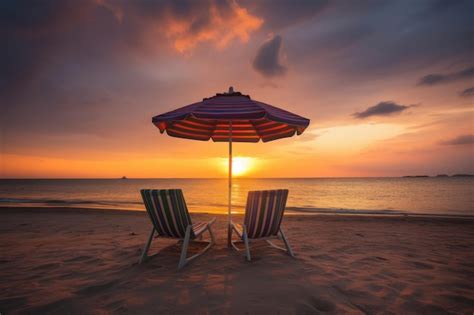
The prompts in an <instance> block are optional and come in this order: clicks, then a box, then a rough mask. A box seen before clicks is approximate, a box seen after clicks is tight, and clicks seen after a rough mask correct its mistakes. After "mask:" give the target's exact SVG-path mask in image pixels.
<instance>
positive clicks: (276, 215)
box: [244, 189, 288, 238]
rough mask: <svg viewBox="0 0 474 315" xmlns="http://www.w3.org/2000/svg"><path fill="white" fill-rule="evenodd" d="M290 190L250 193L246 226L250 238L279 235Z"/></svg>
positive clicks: (246, 210) (245, 220) (246, 209)
mask: <svg viewBox="0 0 474 315" xmlns="http://www.w3.org/2000/svg"><path fill="white" fill-rule="evenodd" d="M287 198H288V189H278V190H261V191H249V193H248V196H247V206H246V208H245V218H244V224H245V226H246V228H247V235H248V237H249V238H259V237H268V236H274V235H277V234H278V231H279V230H280V224H281V220H282V218H283V213H284V211H285V206H286V199H287Z"/></svg>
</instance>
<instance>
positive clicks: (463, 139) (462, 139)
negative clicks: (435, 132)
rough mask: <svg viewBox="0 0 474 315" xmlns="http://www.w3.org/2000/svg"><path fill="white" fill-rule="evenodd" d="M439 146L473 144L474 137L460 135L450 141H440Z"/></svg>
mask: <svg viewBox="0 0 474 315" xmlns="http://www.w3.org/2000/svg"><path fill="white" fill-rule="evenodd" d="M440 144H443V145H466V144H474V135H460V136H457V137H456V138H454V139H451V140H447V141H441V142H440Z"/></svg>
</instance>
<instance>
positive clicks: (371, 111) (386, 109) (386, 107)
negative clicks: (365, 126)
mask: <svg viewBox="0 0 474 315" xmlns="http://www.w3.org/2000/svg"><path fill="white" fill-rule="evenodd" d="M413 106H415V105H400V104H397V103H395V102H391V101H385V102H380V103H378V104H376V105H374V106H371V107H369V108H367V109H366V110H364V111H362V112H357V113H354V114H352V116H354V117H355V118H358V119H364V118H367V117H371V116H390V115H393V114H397V113H401V112H403V111H404V110H407V109H408V108H410V107H413Z"/></svg>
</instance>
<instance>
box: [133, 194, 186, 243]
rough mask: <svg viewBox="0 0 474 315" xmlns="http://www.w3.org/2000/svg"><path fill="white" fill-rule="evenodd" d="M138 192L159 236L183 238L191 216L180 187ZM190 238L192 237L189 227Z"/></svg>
mask: <svg viewBox="0 0 474 315" xmlns="http://www.w3.org/2000/svg"><path fill="white" fill-rule="evenodd" d="M140 193H141V195H142V198H143V203H144V204H145V208H146V211H147V213H148V216H149V217H150V220H151V222H152V223H153V226H154V227H155V230H156V231H157V232H158V234H159V235H161V236H166V237H173V238H184V236H185V235H186V228H187V227H188V225H191V224H192V223H191V217H190V215H189V212H188V208H187V206H186V202H185V201H184V196H183V192H182V190H181V189H142V190H140ZM191 238H194V233H193V230H192V229H191Z"/></svg>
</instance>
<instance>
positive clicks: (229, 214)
mask: <svg viewBox="0 0 474 315" xmlns="http://www.w3.org/2000/svg"><path fill="white" fill-rule="evenodd" d="M228 198H229V209H228V213H227V246H228V247H231V245H232V244H231V237H232V233H231V232H232V230H231V229H232V227H231V225H230V224H231V214H232V120H231V121H229V195H228Z"/></svg>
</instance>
